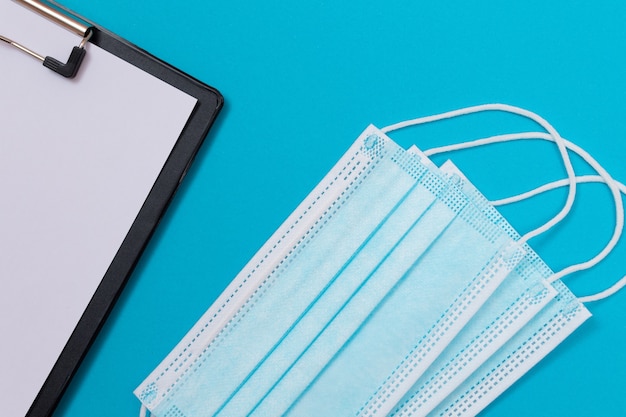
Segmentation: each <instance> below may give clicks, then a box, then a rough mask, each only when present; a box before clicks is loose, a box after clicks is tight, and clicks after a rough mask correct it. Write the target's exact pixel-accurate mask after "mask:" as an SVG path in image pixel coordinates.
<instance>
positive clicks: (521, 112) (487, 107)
mask: <svg viewBox="0 0 626 417" xmlns="http://www.w3.org/2000/svg"><path fill="white" fill-rule="evenodd" d="M486 111H501V112H505V113H512V114H516V115H518V116H523V117H526V118H528V119H530V120H532V121H534V122H535V123H537V124H538V125H540V126H541V127H543V128H544V129H545V130H546V131H547V132H548V133H549V134H550V137H553V138H554V141H553V142H555V143H556V145H557V147H558V149H559V153H560V155H561V158H562V159H563V165H564V166H565V171H566V172H567V178H568V180H569V191H568V194H567V200H566V201H565V205H564V206H563V208H562V209H561V211H560V212H559V213H558V214H557V215H556V216H554V217H553V218H552V219H551V220H550V221H548V222H547V223H546V224H544V225H543V226H541V227H539V228H537V229H535V230H533V231H531V232H528V233H526V234H525V235H524V236H522V238H521V239H520V242H522V243H525V242H527V241H528V240H530V239H532V238H533V237H536V236H538V235H540V234H542V233H544V232H545V231H547V230H550V229H551V228H552V227H554V226H555V225H556V224H558V223H559V222H560V221H561V220H563V219H564V218H565V216H567V214H568V213H569V212H570V210H571V208H572V205H573V204H574V199H575V197H576V181H575V180H574V178H575V176H576V175H575V173H574V167H573V166H572V163H571V161H570V159H569V155H568V153H567V149H566V147H565V142H564V140H563V138H562V137H561V135H559V133H558V132H557V131H556V129H555V128H554V127H553V126H552V125H551V124H550V123H548V121H547V120H545V119H544V118H542V117H541V116H539V115H538V114H536V113H533V112H531V111H529V110H526V109H522V108H520V107H515V106H511V105H508V104H499V103H495V104H482V105H478V106H472V107H466V108H463V109H459V110H453V111H449V112H445V113H440V114H435V115H432V116H426V117H419V118H417V119H412V120H407V121H404V122H400V123H396V124H393V125H390V126H387V127H384V128H382V129H381V131H382V132H384V133H388V132H391V131H394V130H398V129H402V128H405V127H409V126H416V125H420V124H425V123H431V122H436V121H440V120H445V119H451V118H454V117H459V116H465V115H469V114H474V113H481V112H486ZM468 143H471V142H468ZM476 146H478V145H476ZM461 149H462V148H461Z"/></svg>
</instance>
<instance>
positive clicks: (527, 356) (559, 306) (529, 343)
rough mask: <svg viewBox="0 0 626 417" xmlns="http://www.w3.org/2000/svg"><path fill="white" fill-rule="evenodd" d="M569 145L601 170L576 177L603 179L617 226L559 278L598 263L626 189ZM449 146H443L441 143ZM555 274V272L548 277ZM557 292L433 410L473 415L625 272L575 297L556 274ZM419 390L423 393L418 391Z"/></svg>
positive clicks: (410, 406)
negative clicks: (598, 249) (595, 252)
mask: <svg viewBox="0 0 626 417" xmlns="http://www.w3.org/2000/svg"><path fill="white" fill-rule="evenodd" d="M534 138H538V139H543V140H553V138H552V137H551V136H549V135H546V134H543V133H537V132H531V133H527V134H513V135H503V136H500V137H497V138H487V139H484V140H479V141H476V142H474V143H468V144H461V145H460V146H458V147H455V148H457V149H461V148H465V147H472V146H478V145H482V144H485V143H495V142H497V141H507V140H520V139H534ZM565 144H566V146H567V148H569V149H571V150H573V151H574V152H576V153H577V154H578V155H579V156H581V157H582V158H583V159H584V160H585V161H586V162H587V163H589V164H590V165H591V166H592V167H593V168H594V169H596V171H598V172H599V173H600V176H586V177H582V178H576V180H577V182H605V183H606V184H607V185H608V186H609V188H610V189H611V192H612V194H613V198H614V200H615V207H616V227H615V231H614V233H613V236H612V238H611V240H610V241H609V243H608V244H607V245H606V247H605V248H604V249H603V250H602V251H601V252H600V253H599V254H598V255H597V256H596V257H594V258H593V259H592V260H590V261H588V262H584V263H581V264H578V265H574V266H573V267H570V268H566V269H565V270H563V271H561V273H560V274H557V279H559V278H562V277H564V276H566V275H567V274H569V273H572V272H576V271H578V270H582V269H585V268H589V267H592V266H594V265H595V264H597V263H598V262H599V261H600V260H602V259H603V258H604V256H606V254H608V253H609V252H610V251H611V250H612V248H613V247H614V246H615V244H616V242H617V240H618V239H619V236H620V234H621V230H622V228H623V221H624V219H623V215H624V213H623V203H622V200H621V196H620V195H619V191H620V190H621V192H622V193H625V194H626V187H625V186H624V185H623V184H620V183H618V182H616V181H615V180H613V179H612V178H611V177H610V175H608V173H607V172H606V171H605V170H604V169H603V168H602V167H601V166H600V165H599V164H598V163H597V162H596V161H595V160H594V159H593V158H592V157H591V156H590V155H589V154H588V153H587V152H585V151H584V150H582V149H581V148H579V147H578V146H576V145H574V144H572V143H571V142H568V141H565ZM442 150H447V149H442ZM566 183H567V181H560V182H555V183H551V184H548V185H546V186H543V187H539V188H538V189H536V190H533V191H531V192H528V193H523V194H521V195H519V196H516V197H513V198H510V199H504V200H502V201H500V202H498V204H504V203H511V202H516V201H521V200H522V199H526V198H530V197H532V196H534V195H536V194H538V193H540V192H543V191H546V190H550V189H552V188H555V187H557V186H563V185H565V184H566ZM552 279H553V280H554V277H553V278H552ZM552 285H553V286H554V288H555V289H556V290H557V291H558V292H559V294H558V296H557V298H556V299H555V302H553V303H551V304H550V305H549V306H548V307H547V308H546V309H545V310H543V311H541V312H540V313H539V314H538V315H537V316H536V317H535V318H534V319H533V320H532V321H531V322H530V323H529V324H528V325H526V326H524V327H523V328H522V329H521V330H520V331H519V332H518V333H517V334H516V335H515V337H513V338H512V339H511V340H509V341H508V342H507V343H506V344H505V345H504V346H503V348H502V349H500V350H499V351H498V352H496V354H494V355H492V356H491V357H490V358H489V360H488V361H487V362H485V363H484V364H482V366H481V367H480V368H479V369H478V370H477V371H476V372H475V373H474V374H472V375H471V377H470V378H468V379H467V380H466V381H464V382H463V383H462V384H461V385H460V386H459V387H458V388H457V389H456V390H454V391H453V392H452V393H451V394H450V395H449V396H448V397H447V398H446V399H445V400H444V401H443V402H441V403H440V404H439V405H438V406H437V407H436V408H435V409H434V410H433V412H432V415H436V416H464V415H468V416H471V415H475V414H477V413H478V412H480V411H481V410H482V409H484V408H485V407H486V406H487V405H489V404H490V403H491V402H492V401H493V400H494V399H495V398H497V397H498V396H499V395H500V394H501V393H502V392H504V391H505V390H506V389H507V388H508V387H510V386H511V385H512V384H513V383H514V382H515V381H517V380H518V379H519V378H521V377H522V376H523V375H524V374H525V373H526V372H527V371H528V370H530V369H531V368H532V367H533V366H534V365H536V364H537V363H538V362H539V361H540V360H541V359H543V358H544V357H545V356H546V355H547V354H548V353H550V352H551V351H552V350H554V349H555V348H556V347H557V346H558V345H559V344H560V343H561V342H562V341H563V340H565V339H566V338H567V337H568V336H569V335H570V334H571V333H572V332H573V331H574V330H575V329H576V328H578V327H579V326H580V325H581V324H582V323H583V322H584V321H585V320H586V319H587V318H588V317H589V316H590V313H589V312H588V311H587V310H586V308H585V307H584V306H583V304H582V302H591V301H598V300H601V299H604V298H606V297H608V296H610V295H612V294H614V293H615V292H617V291H618V290H619V289H621V288H623V287H624V286H625V285H626V277H624V278H622V279H621V280H619V281H618V282H617V283H616V284H614V285H613V286H611V288H609V289H607V290H605V291H602V292H600V293H598V294H595V295H591V296H586V297H581V298H576V297H575V296H574V295H573V294H572V293H571V292H570V291H569V290H568V289H567V287H566V286H565V285H564V284H563V283H562V282H561V281H560V280H556V281H554V282H553V284H552ZM417 395H418V396H419V395H421V394H417ZM419 408H420V407H419V406H418V404H417V401H416V399H415V398H414V399H412V400H409V401H407V402H406V404H405V405H404V406H403V407H402V408H401V409H400V410H399V411H398V413H397V414H396V415H403V416H404V415H424V414H422V413H421V411H418V409H419Z"/></svg>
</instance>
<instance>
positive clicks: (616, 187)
mask: <svg viewBox="0 0 626 417" xmlns="http://www.w3.org/2000/svg"><path fill="white" fill-rule="evenodd" d="M531 139H540V140H547V141H551V142H554V138H553V137H552V136H550V135H548V134H545V133H543V132H525V133H515V134H509V135H498V136H492V137H489V138H484V139H478V140H474V141H470V142H466V143H460V144H456V145H449V146H442V147H439V148H433V149H430V150H427V151H425V152H424V153H425V154H426V155H427V156H431V155H435V154H439V153H444V152H451V151H456V150H461V149H469V148H475V147H478V146H484V145H489V144H494V143H501V142H510V141H515V140H531ZM561 139H562V140H563V142H564V144H565V146H566V148H567V149H570V150H572V151H573V152H575V153H576V154H578V155H579V156H580V157H581V158H583V159H584V160H585V162H587V163H588V164H589V165H590V166H591V167H592V168H593V169H595V170H596V171H597V172H598V174H600V175H599V176H585V177H576V178H575V181H577V182H597V181H595V180H596V179H598V178H600V180H599V181H601V182H604V183H605V184H606V185H607V186H608V187H609V189H610V191H611V194H612V196H613V200H614V201H615V229H614V231H613V236H612V237H611V239H610V240H609V242H608V243H607V245H606V246H605V247H604V249H602V251H600V253H598V254H597V255H596V256H595V257H594V258H592V259H590V260H589V261H587V262H582V263H579V264H575V265H572V266H570V267H568V268H565V269H563V270H562V271H560V272H558V273H556V274H554V276H553V277H551V278H550V279H549V282H554V281H556V280H558V279H561V278H563V277H564V276H566V275H569V274H572V273H574V272H578V271H582V270H585V269H589V268H591V267H593V266H595V265H597V264H598V263H600V261H602V260H603V259H604V258H606V256H608V254H609V253H610V252H611V251H612V250H613V249H614V248H615V246H616V245H617V242H618V241H619V239H620V237H621V234H622V231H623V229H624V203H623V201H622V197H621V195H620V191H621V192H624V193H625V194H626V186H624V185H623V184H621V183H619V182H617V181H616V180H614V179H613V178H612V177H611V176H610V175H609V173H608V172H607V171H606V170H605V169H604V168H603V167H602V165H600V164H599V163H598V162H597V161H596V160H595V159H594V158H593V157H592V156H591V155H590V154H589V153H588V152H587V151H585V150H584V149H582V148H580V147H579V146H578V145H576V144H574V143H572V142H570V141H568V140H566V139H563V138H561ZM590 178H593V179H594V180H593V181H592V180H590ZM551 184H559V185H558V186H565V185H570V179H569V178H568V179H566V180H560V181H557V182H555V183H551ZM551 184H548V185H544V186H541V187H539V188H537V189H535V190H532V191H530V192H527V193H522V194H520V195H517V196H513V197H510V198H506V199H502V200H497V201H495V202H492V204H494V205H503V204H509V203H513V202H517V201H521V200H524V199H526V198H530V197H532V196H534V195H537V194H539V193H541V192H545V191H548V190H549V189H552V188H550V187H551V186H552V185H551ZM554 188H556V186H554ZM624 286H626V276H625V277H624V278H622V279H621V280H619V281H618V282H616V283H615V284H614V285H612V286H611V287H610V288H608V289H606V290H604V291H601V292H599V293H597V294H593V295H589V296H586V297H579V300H580V301H581V302H583V303H585V302H590V301H598V300H602V299H604V298H607V297H609V296H611V295H613V294H615V293H616V292H617V291H619V290H620V289H622V288H623V287H624Z"/></svg>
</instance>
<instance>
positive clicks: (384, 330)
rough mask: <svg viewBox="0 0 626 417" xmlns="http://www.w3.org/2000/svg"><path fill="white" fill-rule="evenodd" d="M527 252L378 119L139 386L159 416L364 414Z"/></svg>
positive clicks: (427, 359) (428, 357) (431, 355)
mask: <svg viewBox="0 0 626 417" xmlns="http://www.w3.org/2000/svg"><path fill="white" fill-rule="evenodd" d="M324 199H325V200H324ZM320 202H321V203H320ZM316 204H317V207H318V208H317V209H316V210H315V212H314V214H311V213H312V208H315V205H316ZM320 213H321V214H320ZM303 219H304V220H303ZM305 221H306V222H307V223H306V224H307V226H306V227H304V226H298V224H299V223H300V224H302V223H305ZM355 222H356V223H355ZM357 225H358V227H357ZM289 233H292V236H293V237H290V236H288V234H289ZM287 238H290V239H291V242H292V243H290V244H284V243H283V242H284V241H285V240H286V239H287ZM281 245H282V246H281ZM523 253H524V252H523V250H521V249H520V248H519V246H518V245H516V244H515V243H514V242H513V241H512V239H511V238H510V237H509V236H507V235H506V234H505V233H503V232H502V230H501V229H500V228H499V227H497V226H495V225H493V224H492V223H490V222H489V221H488V219H485V218H484V216H483V214H482V212H481V210H480V208H478V207H476V206H475V205H474V204H472V203H470V202H469V201H468V199H467V198H466V197H465V196H464V195H463V194H462V193H461V192H460V191H459V190H458V189H456V188H455V186H454V185H453V184H450V183H448V182H447V181H446V180H445V178H444V177H441V176H440V175H437V174H435V173H432V172H430V170H428V169H427V168H426V167H425V166H424V165H423V164H421V163H420V162H419V159H418V158H416V157H415V156H414V155H410V154H406V153H405V152H404V151H403V150H401V149H400V148H399V147H398V146H397V145H395V144H393V142H391V141H390V140H389V139H388V138H386V137H385V136H384V135H383V134H382V133H380V132H378V131H376V130H375V129H374V128H369V129H368V130H366V132H364V134H363V135H361V137H360V138H359V140H357V142H356V143H355V145H354V146H353V147H352V148H351V149H350V150H349V151H348V153H347V154H346V155H345V156H344V158H342V160H341V161H340V162H339V163H338V164H337V166H336V167H335V168H334V169H333V170H332V171H331V173H330V174H329V175H328V176H327V177H326V178H325V180H324V181H322V183H320V185H319V186H318V187H317V188H316V190H314V192H313V193H312V194H311V195H310V196H309V197H308V198H307V200H305V202H304V203H303V204H302V205H301V206H300V207H299V208H298V209H297V210H296V212H294V214H293V215H292V216H290V218H289V219H288V220H287V222H285V224H284V225H283V226H282V227H281V228H280V229H279V231H278V232H277V233H276V234H275V235H274V236H273V237H272V238H271V239H270V241H268V243H267V244H266V245H265V246H264V247H263V248H262V249H261V251H260V252H259V254H257V256H255V258H254V259H253V260H252V261H251V262H250V263H249V264H248V266H247V267H246V268H245V269H244V271H242V273H241V274H240V275H239V276H238V277H237V278H236V279H235V281H234V282H233V284H232V285H231V286H230V287H229V289H227V291H226V292H225V293H224V294H223V295H222V297H220V299H219V300H218V302H217V303H216V304H214V306H213V307H212V308H211V309H210V310H209V311H208V312H207V313H206V314H205V316H204V317H203V319H201V321H200V322H198V323H197V324H196V326H195V327H194V329H192V331H191V332H190V333H189V334H188V335H187V336H186V337H185V338H184V339H183V341H181V343H180V344H179V346H177V348H176V349H175V350H174V351H173V352H172V353H171V354H170V355H169V356H168V358H166V360H165V361H164V362H163V363H162V365H161V366H159V368H157V369H156V370H155V371H154V372H153V373H152V375H151V376H150V377H149V378H148V379H147V380H146V381H145V382H144V383H143V384H142V385H141V386H140V387H139V388H138V389H137V391H136V393H137V395H138V397H139V398H140V399H141V400H142V402H143V403H144V404H145V405H146V406H147V407H148V408H149V409H150V410H151V411H152V412H153V414H155V415H157V416H180V417H182V416H188V417H190V416H196V415H198V416H199V415H215V414H221V415H227V416H230V415H246V414H247V413H250V412H252V413H257V414H259V415H264V414H265V415H267V413H270V414H271V415H278V414H281V413H282V411H283V410H284V411H286V412H289V413H290V414H293V415H298V414H301V413H302V414H307V415H310V414H309V413H311V412H317V411H314V410H317V409H318V408H319V406H320V405H323V406H327V407H330V409H329V410H332V411H330V413H331V414H334V413H339V414H342V412H341V410H339V409H338V408H335V407H342V408H341V409H342V410H345V411H346V412H348V410H352V413H354V412H355V411H356V410H358V408H359V406H360V405H361V404H362V403H363V401H365V400H366V399H367V396H369V395H370V394H371V392H372V390H373V389H375V388H376V386H375V384H378V383H379V382H378V381H379V380H380V379H381V378H382V377H384V376H385V375H386V374H388V373H389V372H390V370H389V368H388V366H387V365H388V364H392V363H395V362H397V361H398V360H399V359H400V358H401V357H402V355H405V354H406V352H408V351H413V352H419V354H420V360H419V361H417V362H416V365H418V366H417V367H416V371H417V372H423V370H425V368H426V367H427V366H428V364H429V363H431V362H432V361H433V360H434V359H435V358H436V356H437V354H438V353H439V352H440V351H441V350H442V349H443V348H444V347H445V346H446V345H447V343H448V342H449V341H450V340H451V339H452V338H453V337H454V334H456V332H458V331H459V330H460V329H461V328H462V326H463V325H464V324H465V323H466V322H467V321H468V320H469V318H471V316H472V315H473V314H474V312H475V311H476V310H477V309H478V308H479V307H480V305H481V304H482V303H483V302H484V300H485V299H486V298H487V297H488V296H489V295H490V294H491V293H492V292H493V291H494V290H495V288H496V287H497V285H498V284H499V283H500V281H501V280H502V279H503V278H504V277H505V276H506V275H507V274H508V273H509V272H510V271H511V269H513V268H514V267H515V266H516V265H517V263H518V262H519V261H520V260H521V258H522V257H523ZM263 268H264V269H263ZM261 269H263V272H262V273H259V272H257V271H260V270H261ZM442 276H445V277H446V279H445V280H442V279H441V277H442ZM433 300H435V301H436V302H435V303H433ZM357 358H360V359H359V360H356V359H357ZM374 359H375V360H374ZM363 364H367V366H365V367H364V366H363ZM329 378H330V380H331V381H334V382H332V384H330V387H331V389H330V391H332V392H327V391H328V389H329V385H328V384H327V383H326V381H327V380H328V379H329ZM337 378H340V379H341V378H343V379H342V380H344V382H345V384H344V383H340V384H339V385H338V381H339V380H338V379H337ZM350 382H357V384H356V385H354V386H352V385H350ZM364 382H367V384H363V383H364ZM368 384H369V385H368ZM372 384H374V385H373V386H372ZM338 386H340V387H345V388H346V389H348V392H344V393H341V394H339V393H338V391H337V389H336V387H338ZM333 387H334V388H333ZM357 393H358V395H356V394H357ZM318 395H321V397H318ZM346 395H348V397H349V398H351V399H352V398H353V399H354V400H353V401H352V402H351V403H347V402H346V401H344V399H345V398H346ZM320 398H321V399H322V400H321V401H320ZM311 406H313V407H311ZM320 412H321V414H322V415H323V414H324V412H323V411H320Z"/></svg>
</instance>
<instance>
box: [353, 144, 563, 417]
mask: <svg viewBox="0 0 626 417" xmlns="http://www.w3.org/2000/svg"><path fill="white" fill-rule="evenodd" d="M413 151H414V152H415V150H413ZM441 170H442V171H443V172H444V173H447V174H448V175H457V176H460V177H462V174H461V172H460V171H459V170H458V169H457V168H456V167H455V166H454V165H452V164H451V163H450V162H446V163H445V164H444V165H443V166H442V167H441ZM462 188H463V191H464V192H465V193H466V194H467V195H468V196H469V197H470V198H471V199H472V200H474V201H484V202H485V203H486V200H485V199H484V197H483V196H482V195H481V194H480V193H479V192H478V190H477V189H475V188H474V187H473V186H472V184H471V183H470V182H469V181H468V180H467V179H466V178H464V177H463V180H462ZM484 207H485V208H486V209H487V213H486V214H487V215H488V216H489V217H490V218H491V219H492V220H493V221H494V223H496V224H499V225H500V226H501V227H502V229H503V230H504V231H505V232H507V233H508V234H509V235H510V236H511V237H512V238H513V239H515V240H518V239H519V238H520V236H519V235H518V234H517V233H516V232H515V231H514V230H513V228H512V227H511V226H510V225H509V224H508V222H506V220H505V219H504V218H503V217H502V216H501V215H500V214H499V213H498V212H497V211H496V210H495V209H494V208H493V207H492V206H491V205H489V204H484ZM525 249H526V255H525V256H524V259H523V260H522V261H521V262H520V263H519V264H518V265H517V266H516V268H515V269H514V270H513V271H512V272H511V274H510V275H509V276H508V277H507V278H506V279H505V280H504V282H503V283H502V284H501V285H500V287H499V288H498V289H497V290H496V292H495V293H494V294H493V295H492V296H491V297H490V298H489V300H487V302H486V303H485V304H484V305H483V306H482V308H481V309H480V310H479V312H478V313H477V314H476V315H474V317H473V318H472V320H471V321H470V322H469V323H468V324H467V325H466V326H465V327H464V328H463V330H462V331H461V332H460V333H459V334H458V335H457V336H456V337H455V339H454V340H453V341H452V343H450V345H448V347H447V348H446V350H445V351H444V352H443V353H442V354H441V355H440V356H439V357H438V358H437V360H436V361H435V362H434V363H433V364H432V365H431V367H430V368H429V369H428V371H427V372H426V373H425V374H424V375H422V376H421V377H420V378H419V379H418V380H413V379H407V378H403V379H402V382H401V383H397V382H396V383H395V384H394V385H392V384H391V383H387V384H386V389H383V390H381V392H379V393H377V394H376V395H374V396H373V397H372V399H371V400H370V401H369V402H368V404H366V406H365V407H364V408H363V410H362V412H361V413H360V415H362V416H373V415H382V416H384V415H387V414H388V413H390V414H391V415H392V416H423V415H427V414H428V413H429V412H430V411H432V409H433V408H434V407H436V406H437V405H438V404H439V403H440V402H441V401H443V400H444V399H445V398H446V397H447V395H449V394H450V393H451V392H452V391H453V390H454V389H455V388H456V387H457V386H458V385H460V384H461V383H462V382H463V381H464V380H465V379H466V378H468V377H469V376H470V375H471V374H472V372H474V371H475V370H476V369H477V368H478V367H479V366H480V365H481V364H482V363H483V362H485V361H486V360H487V359H488V358H489V357H490V356H491V355H493V354H494V353H495V352H496V351H497V350H498V349H499V348H500V347H501V346H502V345H503V344H504V343H505V342H506V341H508V340H509V339H510V338H511V337H512V336H514V335H515V333H516V332H517V331H518V329H519V328H521V327H523V326H524V325H525V324H526V323H527V322H528V321H529V320H531V319H532V318H533V317H534V316H535V315H536V314H537V313H538V312H539V311H540V310H541V309H543V308H544V307H545V306H546V305H547V304H548V302H549V301H550V300H552V299H553V298H554V296H555V295H556V291H555V290H554V289H553V288H552V287H551V286H550V285H549V284H548V282H547V281H546V279H547V278H549V277H550V276H552V275H553V273H552V271H550V269H549V268H548V267H547V266H546V265H545V264H544V263H543V262H542V261H541V259H540V258H539V257H538V256H537V254H536V253H535V252H534V251H533V250H532V249H531V248H530V247H529V246H527V245H526V246H525ZM397 374H399V375H402V372H401V367H398V368H397ZM396 379H397V378H396ZM391 387H393V393H392V389H391ZM394 404H395V405H394Z"/></svg>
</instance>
